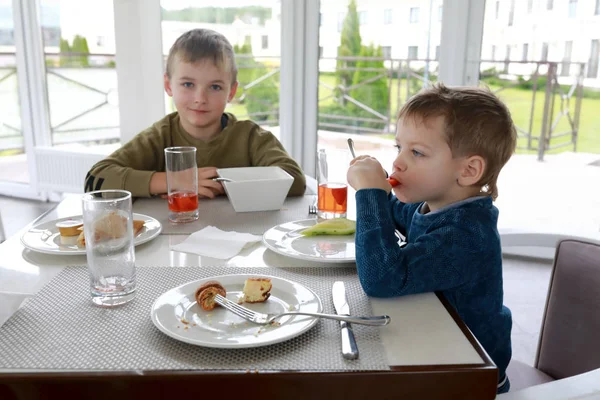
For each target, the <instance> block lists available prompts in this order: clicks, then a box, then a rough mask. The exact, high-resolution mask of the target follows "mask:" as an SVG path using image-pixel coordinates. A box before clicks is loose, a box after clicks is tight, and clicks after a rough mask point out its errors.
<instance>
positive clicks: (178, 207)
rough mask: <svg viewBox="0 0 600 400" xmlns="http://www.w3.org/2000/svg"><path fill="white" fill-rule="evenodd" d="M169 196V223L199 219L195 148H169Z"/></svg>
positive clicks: (167, 157)
mask: <svg viewBox="0 0 600 400" xmlns="http://www.w3.org/2000/svg"><path fill="white" fill-rule="evenodd" d="M165 159H166V166H167V196H168V199H169V221H171V222H177V223H179V222H191V221H195V220H197V219H198V168H197V166H196V148H195V147H167V148H166V149H165Z"/></svg>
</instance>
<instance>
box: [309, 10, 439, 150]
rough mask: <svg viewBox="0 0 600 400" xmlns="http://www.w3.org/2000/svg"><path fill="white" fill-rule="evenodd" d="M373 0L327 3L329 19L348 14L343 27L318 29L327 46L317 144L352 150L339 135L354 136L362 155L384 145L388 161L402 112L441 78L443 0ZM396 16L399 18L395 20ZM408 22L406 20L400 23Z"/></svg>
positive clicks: (321, 65) (322, 62)
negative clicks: (408, 102)
mask: <svg viewBox="0 0 600 400" xmlns="http://www.w3.org/2000/svg"><path fill="white" fill-rule="evenodd" d="M373 3H374V2H372V1H369V0H350V1H321V2H320V13H321V14H322V15H324V16H325V18H326V19H335V18H337V16H338V15H341V16H343V19H342V20H341V21H339V27H336V25H335V24H333V25H331V24H329V25H327V24H325V25H323V26H321V27H320V30H319V46H320V47H322V48H323V49H324V51H323V52H322V54H323V55H322V56H321V57H320V59H319V92H318V98H319V102H318V105H319V108H318V143H317V146H318V147H324V148H327V147H329V148H336V149H338V150H339V151H340V152H345V153H347V147H346V141H345V140H341V139H339V138H338V136H339V135H353V136H354V137H355V142H356V149H357V152H358V153H362V154H365V152H369V153H368V154H372V155H374V154H375V153H378V151H379V150H378V149H379V148H381V153H379V154H378V155H379V156H380V157H383V162H388V158H389V157H391V156H393V154H394V151H393V148H392V142H391V140H392V138H393V135H394V133H395V124H396V116H397V114H398V110H399V109H400V107H402V105H403V104H404V102H405V101H406V100H407V99H408V98H409V97H411V96H412V95H414V94H415V93H416V92H417V91H419V90H420V89H421V88H422V87H423V86H424V85H428V84H429V83H430V82H435V81H436V80H437V74H438V62H437V61H436V60H435V59H436V58H437V55H438V52H439V51H438V49H439V45H440V40H441V25H442V24H441V21H440V19H439V15H440V12H441V11H440V10H442V6H443V1H441V0H432V1H426V2H421V3H419V4H423V6H422V7H416V6H415V3H416V2H410V3H409V2H392V1H390V2H386V4H385V7H384V6H383V5H382V6H377V5H376V4H377V3H375V4H373ZM362 13H368V15H369V23H368V24H364V25H361V24H360V16H361V15H364V14H362ZM329 16H331V17H329ZM392 16H393V19H394V23H388V22H391V21H392ZM377 18H378V19H377ZM402 20H404V21H406V23H396V22H400V21H402ZM336 28H337V29H336ZM425 59H427V61H425ZM382 138H384V139H386V140H381V139H382Z"/></svg>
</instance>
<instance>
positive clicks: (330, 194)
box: [317, 149, 348, 219]
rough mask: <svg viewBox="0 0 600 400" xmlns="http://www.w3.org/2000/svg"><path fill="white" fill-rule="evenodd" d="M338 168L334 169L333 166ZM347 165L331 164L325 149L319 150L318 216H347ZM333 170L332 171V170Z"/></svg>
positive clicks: (330, 217) (326, 217)
mask: <svg viewBox="0 0 600 400" xmlns="http://www.w3.org/2000/svg"><path fill="white" fill-rule="evenodd" d="M332 167H333V168H337V170H334V169H333V168H332ZM347 169H348V168H347V166H345V165H336V164H331V163H330V162H329V160H328V158H327V153H326V152H325V149H320V150H319V151H318V152H317V183H318V186H319V187H318V194H317V198H318V202H317V216H318V217H319V218H324V219H332V218H345V217H346V214H347V211H348V184H347V183H346V178H345V173H346V170H347ZM330 170H331V172H330Z"/></svg>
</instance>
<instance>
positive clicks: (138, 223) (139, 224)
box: [133, 219, 145, 237]
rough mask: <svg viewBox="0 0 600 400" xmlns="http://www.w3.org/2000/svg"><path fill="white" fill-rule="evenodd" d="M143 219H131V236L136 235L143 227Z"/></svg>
mask: <svg viewBox="0 0 600 400" xmlns="http://www.w3.org/2000/svg"><path fill="white" fill-rule="evenodd" d="M144 223H145V222H144V221H142V220H139V219H134V220H133V237H136V236H137V235H138V234H139V233H140V232H141V231H142V229H143V228H144Z"/></svg>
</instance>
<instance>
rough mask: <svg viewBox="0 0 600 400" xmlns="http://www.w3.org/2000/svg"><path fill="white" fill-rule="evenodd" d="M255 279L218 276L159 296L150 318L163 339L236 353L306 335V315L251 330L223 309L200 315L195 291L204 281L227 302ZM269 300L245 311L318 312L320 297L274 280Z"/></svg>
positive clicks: (308, 324)
mask: <svg viewBox="0 0 600 400" xmlns="http://www.w3.org/2000/svg"><path fill="white" fill-rule="evenodd" d="M252 277H259V276H258V275H223V276H216V277H211V278H205V279H200V280H198V281H194V282H188V283H186V284H184V285H181V286H179V287H176V288H174V289H171V290H169V291H168V292H166V293H164V294H162V295H161V296H160V297H159V298H158V299H156V301H155V302H154V304H153V305H152V310H151V312H150V317H151V318H152V322H153V323H154V325H155V326H156V327H157V328H158V329H159V330H160V331H162V332H163V333H164V334H166V335H168V336H170V337H172V338H173V339H177V340H180V341H182V342H185V343H190V344H195V345H199V346H205V347H218V348H230V349H239V348H247V347H259V346H266V345H269V344H274V343H279V342H283V341H286V340H289V339H291V338H293V337H296V336H298V335H301V334H302V333H304V332H306V331H308V330H309V329H310V328H312V327H313V326H314V325H315V324H316V323H317V321H318V320H317V319H316V318H311V317H306V316H292V317H282V318H281V319H279V320H278V321H279V322H280V323H281V325H264V326H263V325H256V324H253V323H252V322H249V321H246V320H245V319H243V318H241V317H238V316H237V315H235V314H234V313H232V312H231V311H228V310H226V309H224V308H223V307H216V308H215V309H214V310H211V311H204V310H203V309H202V308H201V307H200V306H199V305H198V303H196V299H195V298H194V294H195V292H196V289H198V288H199V287H200V285H202V284H203V283H205V282H207V281H211V280H214V281H217V282H219V283H220V284H221V285H223V287H224V288H225V290H226V291H227V298H228V299H230V300H233V301H238V299H239V298H240V297H241V295H242V289H243V288H244V282H245V281H246V279H248V278H252ZM261 277H266V278H271V283H272V284H273V288H272V289H271V296H270V297H269V298H268V300H267V301H265V302H264V303H253V304H248V303H244V304H243V305H244V307H247V308H249V309H252V310H254V311H257V312H262V313H280V312H285V311H289V310H302V311H307V312H322V311H323V305H322V304H321V300H320V299H319V297H318V296H317V295H316V294H315V293H314V292H313V291H312V290H310V289H308V288H306V287H304V286H302V285H301V284H299V283H296V282H292V281H288V280H286V279H281V278H277V277H274V276H265V275H261ZM182 320H183V321H185V322H188V323H187V324H186V323H184V322H182Z"/></svg>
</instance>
